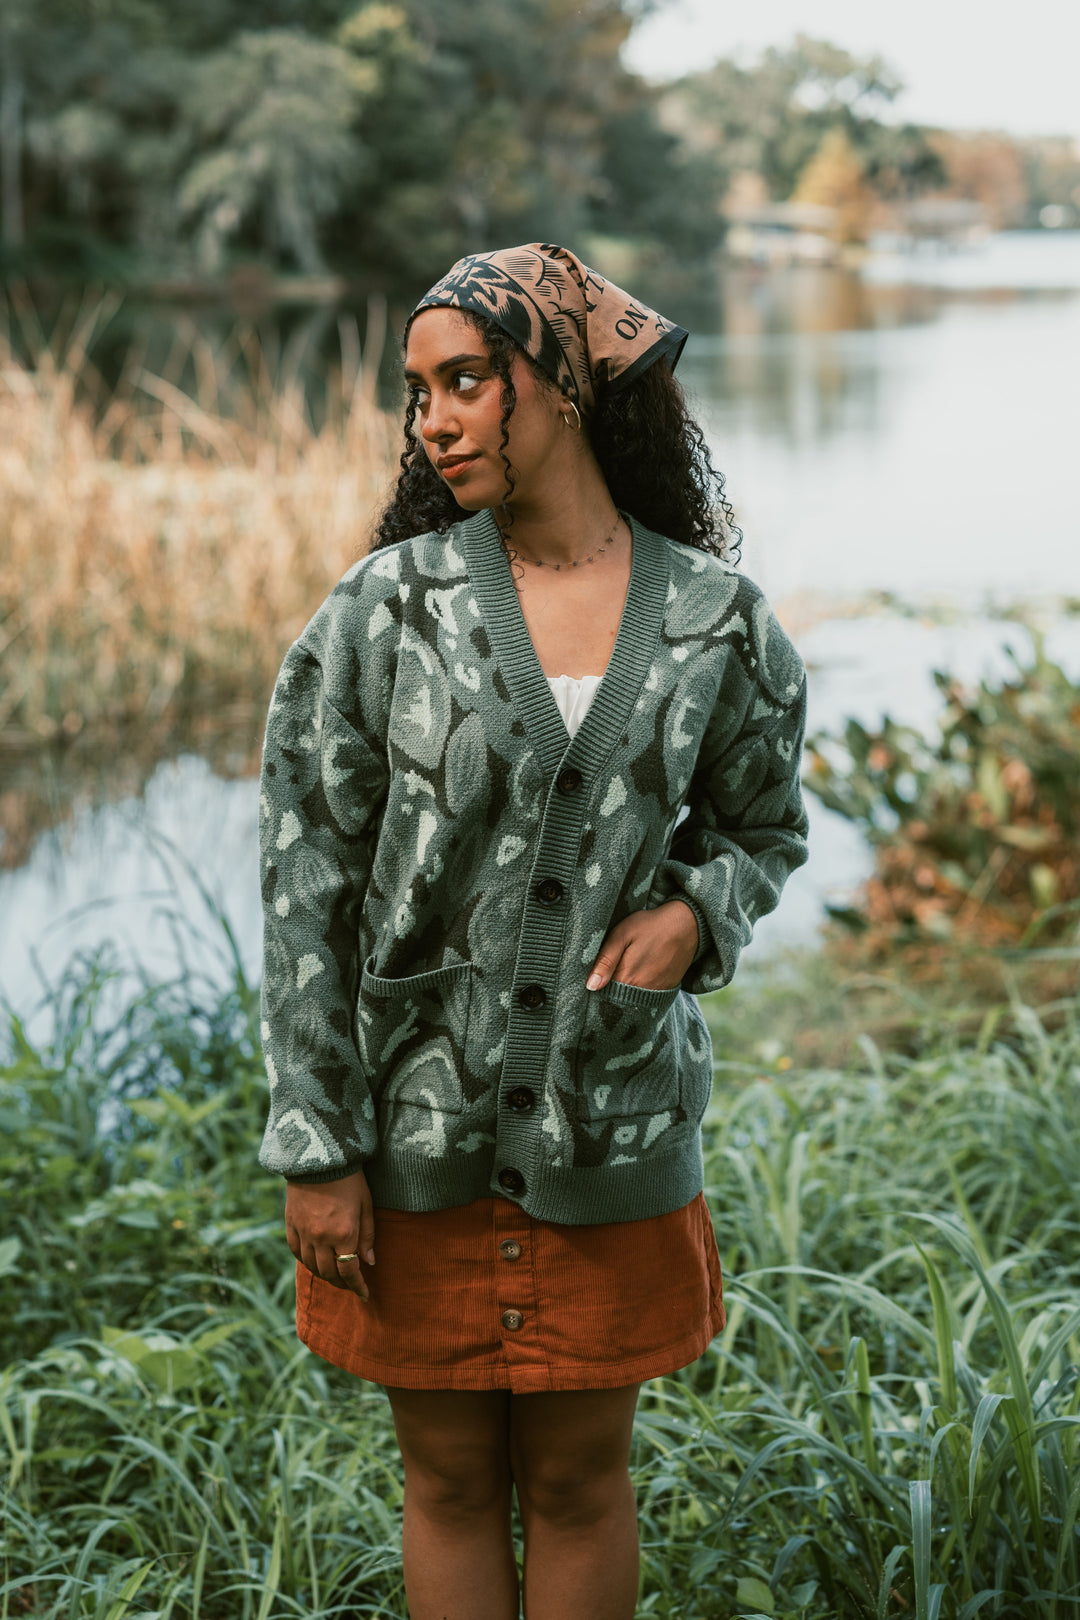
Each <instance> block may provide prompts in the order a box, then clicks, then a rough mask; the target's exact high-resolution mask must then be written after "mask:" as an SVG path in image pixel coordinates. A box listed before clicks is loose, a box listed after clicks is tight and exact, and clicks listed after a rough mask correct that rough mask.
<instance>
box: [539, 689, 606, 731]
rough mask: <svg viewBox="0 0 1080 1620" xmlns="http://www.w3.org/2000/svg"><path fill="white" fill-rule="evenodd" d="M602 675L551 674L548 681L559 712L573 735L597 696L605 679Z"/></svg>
mask: <svg viewBox="0 0 1080 1620" xmlns="http://www.w3.org/2000/svg"><path fill="white" fill-rule="evenodd" d="M603 678H604V677H603V676H602V675H582V676H580V677H575V676H573V675H549V676H548V677H547V683H548V685H549V686H550V687H551V691H552V694H553V696H554V698H555V701H556V703H557V704H558V705H559V713H560V714H561V715H562V717H563V720H564V721H565V722H566V729H567V731H568V732H569V733H570V735H571V737H572V736H573V735H574V733H575V731H576V730H577V728H578V726H580V724H581V722H582V721H583V720H584V718H585V715H586V714H587V712H588V708H589V704H590V703H591V702H592V700H593V698H594V697H595V696H596V689H597V687H598V686H599V685H600V682H601V681H602V680H603Z"/></svg>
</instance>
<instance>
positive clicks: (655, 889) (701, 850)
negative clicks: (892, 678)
mask: <svg viewBox="0 0 1080 1620" xmlns="http://www.w3.org/2000/svg"><path fill="white" fill-rule="evenodd" d="M800 670H801V665H800ZM759 705H760V698H759V699H758V701H755V702H754V703H753V704H752V705H751V709H752V710H756V709H757V708H758V707H759ZM711 729H712V728H710V730H707V731H706V735H705V739H704V741H703V745H702V749H701V752H700V754H699V756H698V760H697V764H696V766H695V769H694V774H693V777H692V779H691V783H690V787H689V790H688V792H687V796H686V798H687V803H688V805H689V806H690V813H689V815H688V816H687V817H686V818H685V819H684V820H683V821H682V823H681V824H680V825H679V826H678V827H677V828H676V829H675V833H674V835H673V837H672V840H671V844H670V846H669V850H668V855H667V858H666V859H665V860H664V861H662V862H661V864H660V866H659V867H658V869H657V873H656V877H655V879H654V881H653V885H652V889H651V891H650V904H652V905H660V904H662V903H663V902H664V901H665V900H672V899H679V900H684V901H685V902H686V903H687V905H688V906H689V907H690V909H691V911H693V913H694V915H695V916H696V918H697V923H698V950H697V955H696V956H695V957H694V960H693V962H692V963H691V965H690V967H689V968H688V969H687V971H686V973H685V974H684V976H683V980H682V988H683V989H684V990H688V991H690V993H691V994H693V995H705V994H707V992H708V991H710V990H719V989H721V988H722V986H724V985H726V984H728V983H729V982H730V981H731V978H732V977H733V975H734V973H735V967H736V964H737V962H738V959H739V954H740V952H741V951H742V948H743V946H744V945H746V944H747V943H748V941H749V940H750V937H751V935H752V933H753V931H754V924H755V922H756V921H757V920H758V918H759V917H764V916H766V915H767V914H768V913H769V912H770V911H772V910H774V908H775V907H776V904H777V902H778V901H779V899H780V893H781V890H782V889H783V887H784V884H785V883H786V882H787V879H788V878H789V877H790V876H791V874H792V872H794V871H795V870H797V868H798V867H800V866H802V865H803V864H804V863H805V861H806V859H807V855H808V849H807V843H806V835H807V832H808V828H809V822H808V818H807V814H806V807H805V804H804V803H803V798H802V790H801V785H800V778H799V771H800V765H801V761H802V744H803V736H804V733H805V729H806V674H805V670H801V679H800V680H799V681H798V682H797V690H796V692H795V695H794V696H793V697H792V698H791V699H790V701H788V702H786V703H785V704H784V705H783V706H782V707H781V708H780V711H779V713H777V712H776V709H775V707H774V706H773V707H772V708H771V718H770V719H769V720H768V722H767V723H766V724H765V725H764V726H758V725H756V724H755V725H752V726H751V727H749V728H746V727H744V728H743V729H741V730H740V731H739V733H738V735H737V736H736V737H735V738H734V739H733V740H732V741H731V742H729V744H728V745H727V746H726V747H718V746H716V745H715V744H712V743H711V742H710V731H711ZM717 729H718V730H719V729H721V728H720V727H718V728H717Z"/></svg>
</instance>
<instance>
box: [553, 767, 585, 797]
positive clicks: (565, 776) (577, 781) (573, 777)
mask: <svg viewBox="0 0 1080 1620" xmlns="http://www.w3.org/2000/svg"><path fill="white" fill-rule="evenodd" d="M555 786H556V787H557V788H558V790H559V792H560V793H576V792H577V790H578V788H579V787H580V786H581V772H580V771H576V770H575V769H574V767H573V766H572V765H568V766H567V767H566V769H565V771H560V772H559V774H558V776H557V777H556V778H555Z"/></svg>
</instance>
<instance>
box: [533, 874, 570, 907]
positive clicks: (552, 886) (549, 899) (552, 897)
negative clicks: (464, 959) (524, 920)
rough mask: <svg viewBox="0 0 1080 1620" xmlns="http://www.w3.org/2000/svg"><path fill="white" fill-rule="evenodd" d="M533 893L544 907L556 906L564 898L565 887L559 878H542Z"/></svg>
mask: <svg viewBox="0 0 1080 1620" xmlns="http://www.w3.org/2000/svg"><path fill="white" fill-rule="evenodd" d="M533 893H534V894H535V895H536V898H537V899H538V900H539V902H540V904H541V905H542V906H554V905H557V904H558V902H559V901H560V900H561V899H562V897H563V886H562V884H561V883H560V882H559V880H558V878H551V877H549V878H542V879H541V881H540V882H539V883H538V884H537V885H536V888H535V889H534V890H533Z"/></svg>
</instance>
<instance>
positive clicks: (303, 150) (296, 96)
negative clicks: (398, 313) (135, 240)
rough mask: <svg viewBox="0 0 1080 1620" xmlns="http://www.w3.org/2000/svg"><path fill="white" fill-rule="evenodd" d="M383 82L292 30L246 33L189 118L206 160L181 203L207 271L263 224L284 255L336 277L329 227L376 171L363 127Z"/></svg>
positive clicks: (216, 56)
mask: <svg viewBox="0 0 1080 1620" xmlns="http://www.w3.org/2000/svg"><path fill="white" fill-rule="evenodd" d="M372 82H373V81H372V79H371V76H370V74H369V73H368V72H366V71H365V69H364V67H363V66H361V65H360V64H358V63H357V62H356V61H355V60H354V59H353V58H351V57H350V56H349V55H348V53H347V52H345V51H343V50H342V49H341V47H340V46H338V45H334V44H331V43H329V42H327V41H324V40H315V39H311V38H310V37H308V36H307V35H305V34H303V33H301V32H299V31H298V30H290V29H265V30H263V31H261V32H259V33H250V32H249V33H242V34H238V35H237V37H236V38H235V39H234V40H231V41H230V42H229V44H228V45H226V46H224V47H222V49H221V50H218V51H215V52H213V53H212V54H211V55H210V56H208V57H207V58H205V59H204V61H202V62H201V63H200V64H199V67H198V68H197V70H196V72H195V74H194V76H193V79H192V81H191V88H190V92H189V95H188V96H187V98H186V101H185V105H184V108H183V112H184V114H185V117H186V121H187V123H188V124H189V126H190V128H191V130H192V132H193V135H194V137H195V140H196V141H197V142H198V143H199V145H200V146H201V147H202V148H203V149H202V150H201V151H200V152H199V154H198V156H196V157H195V158H194V161H193V162H192V163H191V165H190V167H189V168H188V169H187V171H186V173H185V174H184V176H183V179H182V180H181V183H180V187H179V191H178V194H177V203H178V206H179V211H180V214H181V217H182V218H184V219H187V220H191V221H193V222H195V224H196V226H197V232H198V237H197V240H198V256H199V262H200V265H201V267H202V268H203V269H204V270H205V271H207V272H208V273H211V274H213V273H215V272H217V271H219V270H220V269H221V268H222V266H223V264H224V260H225V249H226V246H227V244H228V242H229V241H230V240H231V239H232V238H233V237H234V236H236V235H237V234H238V233H239V232H240V231H241V229H242V228H243V227H244V226H245V225H246V224H248V223H250V222H252V220H253V219H256V218H257V219H259V220H260V223H261V224H262V227H263V232H264V233H265V237H266V238H267V239H268V241H269V243H270V245H271V247H272V248H274V249H277V250H278V251H280V252H283V253H285V254H287V255H289V256H291V257H292V258H293V259H294V260H295V262H296V263H297V264H298V265H299V266H300V268H301V269H303V270H306V271H309V272H317V271H321V270H323V269H325V262H324V259H323V255H322V252H321V249H320V246H319V236H318V226H319V223H320V221H321V220H323V219H325V218H326V217H327V216H328V215H330V214H331V213H333V211H334V209H335V207H336V206H337V204H338V202H339V201H340V199H341V197H342V195H343V194H344V192H345V190H346V189H347V187H348V186H349V185H350V184H352V183H355V181H356V179H357V177H358V175H359V173H360V172H361V170H362V168H363V166H364V162H365V157H366V154H365V152H364V148H363V146H362V144H361V142H360V141H359V140H358V139H357V137H356V135H355V134H354V133H353V124H354V121H355V119H356V116H357V114H358V111H359V107H360V102H361V100H362V97H363V94H364V92H365V91H368V90H370V89H371V88H372Z"/></svg>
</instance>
